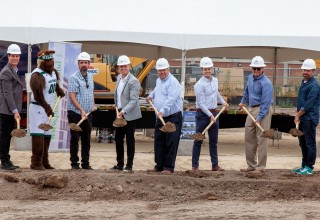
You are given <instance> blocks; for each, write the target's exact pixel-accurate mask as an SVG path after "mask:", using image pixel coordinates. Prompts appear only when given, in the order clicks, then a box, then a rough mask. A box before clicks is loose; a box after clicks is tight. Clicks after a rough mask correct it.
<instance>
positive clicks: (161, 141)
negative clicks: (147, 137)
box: [154, 112, 182, 171]
mask: <svg viewBox="0 0 320 220" xmlns="http://www.w3.org/2000/svg"><path fill="white" fill-rule="evenodd" d="M163 120H164V121H165V122H168V121H170V122H171V123H174V124H175V126H176V131H175V132H171V133H164V132H162V131H160V130H159V129H160V128H161V127H162V126H163V124H162V122H161V121H160V119H159V118H157V121H156V126H155V129H154V154H155V155H154V159H155V163H156V169H157V170H158V171H162V170H170V171H174V167H175V163H176V156H177V151H178V146H179V141H180V135H181V128H182V113H181V112H178V113H175V114H172V115H170V116H168V117H164V118H163Z"/></svg>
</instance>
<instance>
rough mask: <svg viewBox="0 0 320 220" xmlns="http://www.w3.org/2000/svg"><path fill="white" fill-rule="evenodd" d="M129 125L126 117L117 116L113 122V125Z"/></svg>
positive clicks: (117, 126)
mask: <svg viewBox="0 0 320 220" xmlns="http://www.w3.org/2000/svg"><path fill="white" fill-rule="evenodd" d="M126 125H127V121H126V120H125V119H124V118H116V120H114V122H113V127H116V128H119V127H124V126H126Z"/></svg>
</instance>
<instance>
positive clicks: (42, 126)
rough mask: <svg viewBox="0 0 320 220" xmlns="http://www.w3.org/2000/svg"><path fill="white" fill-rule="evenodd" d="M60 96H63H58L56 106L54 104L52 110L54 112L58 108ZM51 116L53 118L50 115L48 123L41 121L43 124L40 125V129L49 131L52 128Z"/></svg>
mask: <svg viewBox="0 0 320 220" xmlns="http://www.w3.org/2000/svg"><path fill="white" fill-rule="evenodd" d="M60 98H61V96H58V98H57V101H56V103H55V104H54V106H53V109H52V112H54V110H55V109H56V107H57V105H58V102H59V100H60ZM51 118H52V115H50V116H49V120H48V123H47V124H45V123H41V124H40V125H39V126H38V128H40V129H42V130H45V131H49V130H50V129H51V128H52V126H51V125H50V121H51Z"/></svg>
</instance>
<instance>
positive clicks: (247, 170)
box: [240, 167, 255, 172]
mask: <svg viewBox="0 0 320 220" xmlns="http://www.w3.org/2000/svg"><path fill="white" fill-rule="evenodd" d="M254 170H255V168H254V167H247V168H246V169H240V172H251V171H254Z"/></svg>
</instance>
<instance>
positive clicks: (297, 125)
mask: <svg viewBox="0 0 320 220" xmlns="http://www.w3.org/2000/svg"><path fill="white" fill-rule="evenodd" d="M296 129H298V130H299V122H298V123H296Z"/></svg>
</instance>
